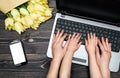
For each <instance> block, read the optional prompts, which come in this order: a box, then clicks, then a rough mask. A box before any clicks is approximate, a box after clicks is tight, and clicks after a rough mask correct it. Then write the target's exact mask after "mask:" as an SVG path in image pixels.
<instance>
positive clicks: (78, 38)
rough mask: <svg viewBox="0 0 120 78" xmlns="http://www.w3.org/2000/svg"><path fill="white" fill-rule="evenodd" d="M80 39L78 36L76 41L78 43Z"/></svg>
mask: <svg viewBox="0 0 120 78" xmlns="http://www.w3.org/2000/svg"><path fill="white" fill-rule="evenodd" d="M80 38H81V35H80V34H79V35H78V37H77V40H76V41H77V42H79V41H80Z"/></svg>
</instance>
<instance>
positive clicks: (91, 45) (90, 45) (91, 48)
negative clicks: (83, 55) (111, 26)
mask: <svg viewBox="0 0 120 78" xmlns="http://www.w3.org/2000/svg"><path fill="white" fill-rule="evenodd" d="M96 46H97V37H96V36H95V34H92V33H90V34H88V39H87V40H85V47H86V50H87V52H88V54H89V55H95V47H96Z"/></svg>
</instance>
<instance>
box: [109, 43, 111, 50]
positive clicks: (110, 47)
mask: <svg viewBox="0 0 120 78" xmlns="http://www.w3.org/2000/svg"><path fill="white" fill-rule="evenodd" d="M109 51H110V52H111V43H109Z"/></svg>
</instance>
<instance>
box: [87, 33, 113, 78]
mask: <svg viewBox="0 0 120 78" xmlns="http://www.w3.org/2000/svg"><path fill="white" fill-rule="evenodd" d="M85 46H86V50H87V52H88V57H89V69H90V76H91V78H110V69H109V63H110V58H111V44H110V43H108V39H107V38H106V40H104V38H103V37H102V39H101V41H100V40H98V39H97V37H96V36H95V34H92V33H90V34H88V37H87V40H85ZM94 72H95V73H94Z"/></svg>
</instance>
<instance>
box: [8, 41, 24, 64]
mask: <svg viewBox="0 0 120 78" xmlns="http://www.w3.org/2000/svg"><path fill="white" fill-rule="evenodd" d="M9 47H10V51H11V55H12V59H13V62H14V65H15V66H20V65H22V64H25V63H26V57H25V54H24V50H23V47H22V43H21V41H20V40H14V41H12V42H11V43H10V44H9Z"/></svg>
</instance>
